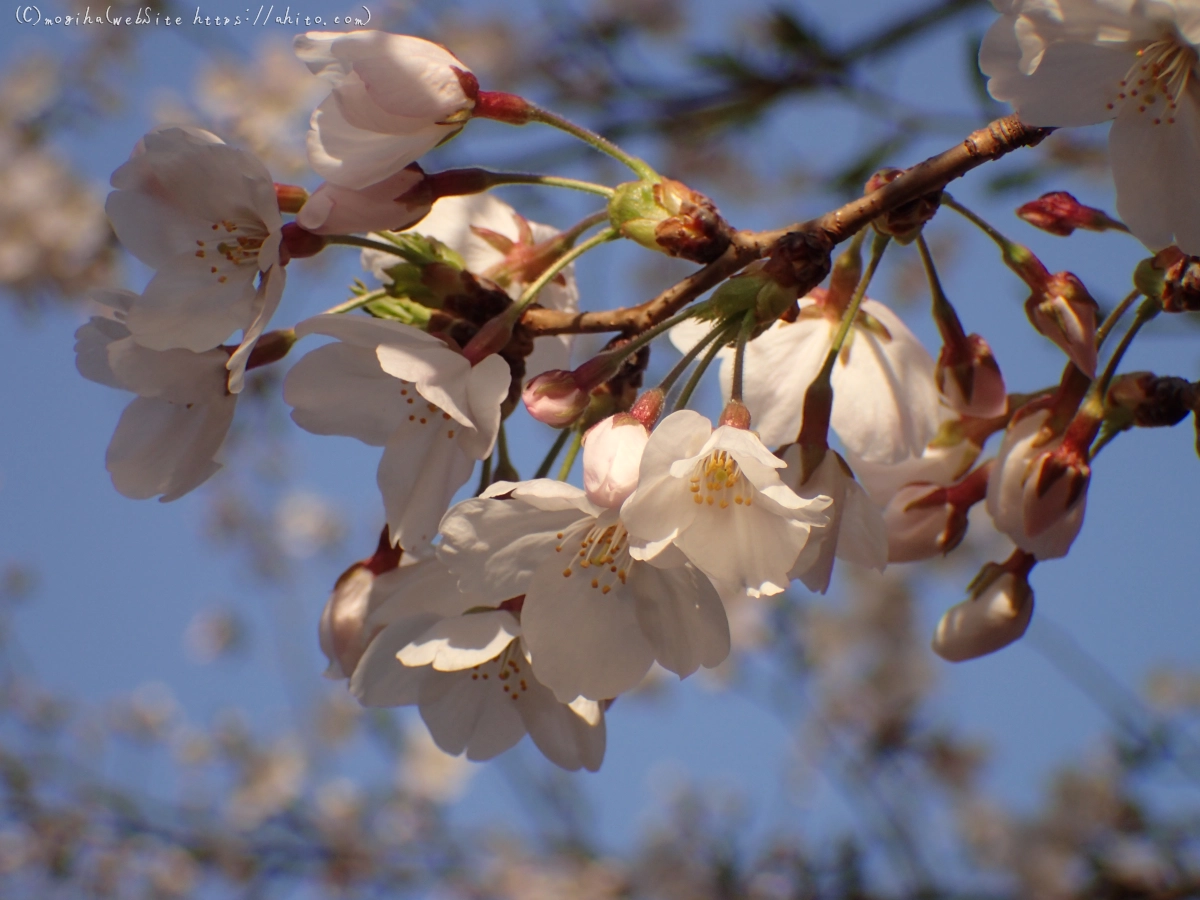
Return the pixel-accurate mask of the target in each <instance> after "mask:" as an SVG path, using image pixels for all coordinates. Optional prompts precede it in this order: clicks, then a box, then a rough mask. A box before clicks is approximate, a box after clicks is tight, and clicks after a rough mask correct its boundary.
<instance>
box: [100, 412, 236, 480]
mask: <svg viewBox="0 0 1200 900" xmlns="http://www.w3.org/2000/svg"><path fill="white" fill-rule="evenodd" d="M236 405H237V398H236V397H234V396H228V397H224V398H222V399H221V400H218V401H216V402H214V403H198V404H195V405H193V406H190V407H188V406H180V405H178V404H174V403H168V402H166V401H165V400H151V399H147V398H144V397H138V398H137V399H135V400H134V401H133V402H132V403H130V404H129V406H127V407H125V412H123V413H122V414H121V419H120V421H119V422H118V423H117V430H116V432H115V433H114V434H113V437H112V441H111V442H110V443H109V445H108V453H107V454H106V456H105V465H106V466H107V468H108V471H109V474H110V475H112V480H113V485H114V486H115V487H116V489H117V490H118V491H120V492H121V493H122V494H124V495H125V496H126V497H130V498H132V499H135V500H144V499H146V498H148V497H153V496H155V495H156V494H162V495H163V496H162V498H161V499H162V501H163V502H164V503H166V502H168V501H171V500H176V499H178V498H179V497H182V496H183V495H184V494H186V493H188V492H189V491H191V490H194V489H195V488H197V487H199V486H200V485H201V484H203V483H204V482H205V481H207V480H208V479H209V478H211V477H212V476H213V474H214V473H215V472H216V471H217V470H218V469H220V468H221V464H220V463H218V462H216V460H215V457H216V455H217V451H218V450H220V448H221V445H222V444H223V443H224V442H225V435H226V434H227V433H228V432H229V425H230V423H231V422H232V421H233V411H234V407H235V406H236Z"/></svg>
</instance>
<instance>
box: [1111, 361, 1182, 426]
mask: <svg viewBox="0 0 1200 900" xmlns="http://www.w3.org/2000/svg"><path fill="white" fill-rule="evenodd" d="M1196 400H1197V397H1196V389H1195V388H1194V387H1193V386H1192V384H1191V383H1190V382H1188V381H1187V379H1185V378H1179V377H1176V376H1174V375H1169V376H1164V377H1159V376H1158V375H1155V374H1153V373H1152V372H1127V373H1125V374H1123V375H1118V376H1117V377H1115V378H1114V379H1113V381H1112V384H1111V385H1110V386H1109V389H1108V396H1107V403H1108V413H1107V415H1106V417H1105V419H1106V421H1108V422H1111V423H1112V424H1113V425H1114V426H1116V427H1117V428H1119V429H1124V428H1130V427H1133V426H1135V425H1136V426H1137V427H1138V428H1164V427H1170V426H1172V425H1178V424H1179V423H1180V422H1182V421H1183V420H1184V419H1185V418H1186V417H1187V414H1188V413H1189V412H1191V411H1192V409H1193V407H1194V406H1195V404H1196Z"/></svg>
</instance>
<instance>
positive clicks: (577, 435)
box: [558, 429, 583, 481]
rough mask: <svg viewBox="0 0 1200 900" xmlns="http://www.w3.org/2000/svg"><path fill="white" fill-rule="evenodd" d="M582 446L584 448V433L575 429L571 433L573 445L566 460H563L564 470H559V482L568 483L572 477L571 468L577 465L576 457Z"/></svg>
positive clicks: (570, 446) (569, 448)
mask: <svg viewBox="0 0 1200 900" xmlns="http://www.w3.org/2000/svg"><path fill="white" fill-rule="evenodd" d="M581 446H583V432H582V431H580V430H579V429H574V430H573V431H572V432H571V443H570V445H568V447H567V456H566V459H564V460H563V464H562V468H560V469H559V470H558V480H559V481H566V480H567V479H568V478H570V477H571V468H572V467H573V466H574V465H575V457H576V456H578V455H579V448H580V447H581Z"/></svg>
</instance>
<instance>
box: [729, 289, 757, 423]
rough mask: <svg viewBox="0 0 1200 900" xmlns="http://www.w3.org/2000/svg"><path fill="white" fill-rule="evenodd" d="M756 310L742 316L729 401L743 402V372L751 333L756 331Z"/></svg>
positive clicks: (734, 356) (734, 355)
mask: <svg viewBox="0 0 1200 900" xmlns="http://www.w3.org/2000/svg"><path fill="white" fill-rule="evenodd" d="M754 320H755V316H754V310H748V311H747V312H746V314H745V315H744V316H742V325H741V327H740V328H739V329H738V337H737V348H736V349H735V350H734V352H733V386H732V388H731V389H730V391H729V399H730V400H736V401H737V402H738V403H741V402H742V370H743V369H744V368H745V366H746V344H747V343H749V341H750V333H751V332H752V331H754Z"/></svg>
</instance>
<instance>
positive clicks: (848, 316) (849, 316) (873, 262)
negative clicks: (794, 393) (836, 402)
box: [814, 232, 891, 380]
mask: <svg viewBox="0 0 1200 900" xmlns="http://www.w3.org/2000/svg"><path fill="white" fill-rule="evenodd" d="M889 241H891V238H890V237H888V236H887V235H886V234H879V233H878V232H876V234H875V239H874V240H873V241H872V242H871V258H870V259H869V260H867V268H866V270H865V271H864V272H863V275H862V278H860V279H859V280H858V287H856V288H855V289H854V296H853V297H851V298H850V305H849V306H847V307H846V311H845V312H844V313H843V314H842V321H841V324H840V325H838V330H837V333H836V334H835V335H834V336H833V343H832V344H831V345H830V347H829V353H828V354H826V356H825V363H824V365H822V366H821V371H820V372H819V373H818V374H817V378H824V379H828V378H829V377H830V375H832V374H833V366H834V363H836V362H837V358H838V354H839V353H841V352H842V345H843V344H845V343H846V337H847V335H849V334H850V329H851V328H852V327H853V326H854V320H855V318H857V316H858V308H859V307H860V306H861V305H862V301H863V297H865V296H866V295H867V288H868V287H869V286H870V284H871V279H872V278H874V277H875V270H876V269H878V268H879V261H880V260H881V259H883V251H884V250H886V249H887V245H888V242H889ZM814 380H816V379H814Z"/></svg>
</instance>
